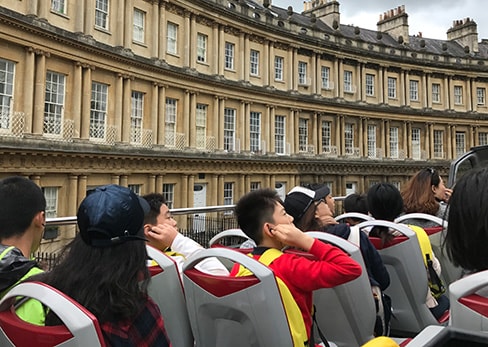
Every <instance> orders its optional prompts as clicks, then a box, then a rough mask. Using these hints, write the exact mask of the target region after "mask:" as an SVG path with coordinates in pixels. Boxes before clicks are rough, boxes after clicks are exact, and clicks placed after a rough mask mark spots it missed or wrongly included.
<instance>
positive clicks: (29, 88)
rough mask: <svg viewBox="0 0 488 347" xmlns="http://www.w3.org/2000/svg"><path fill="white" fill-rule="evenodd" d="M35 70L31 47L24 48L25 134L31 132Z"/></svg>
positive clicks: (33, 54)
mask: <svg viewBox="0 0 488 347" xmlns="http://www.w3.org/2000/svg"><path fill="white" fill-rule="evenodd" d="M35 70H36V56H35V53H34V49H33V48H32V47H26V48H25V71H24V80H23V84H22V86H23V88H24V117H25V128H24V131H25V132H26V133H29V134H30V133H32V132H33V118H34V114H33V109H34V80H35Z"/></svg>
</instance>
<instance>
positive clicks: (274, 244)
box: [258, 238, 283, 249]
mask: <svg viewBox="0 0 488 347" xmlns="http://www.w3.org/2000/svg"><path fill="white" fill-rule="evenodd" d="M258 247H268V248H277V249H281V248H283V245H282V244H281V242H279V241H278V240H275V239H271V238H265V239H263V241H261V243H260V244H259V245H258Z"/></svg>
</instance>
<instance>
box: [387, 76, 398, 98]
mask: <svg viewBox="0 0 488 347" xmlns="http://www.w3.org/2000/svg"><path fill="white" fill-rule="evenodd" d="M388 98H389V99H396V98H397V79H396V78H395V77H388Z"/></svg>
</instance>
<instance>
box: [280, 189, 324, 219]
mask: <svg viewBox="0 0 488 347" xmlns="http://www.w3.org/2000/svg"><path fill="white" fill-rule="evenodd" d="M329 194H330V189H329V187H327V186H325V185H324V186H322V187H320V188H318V189H316V190H312V189H309V188H305V187H301V186H297V187H295V188H293V189H292V190H290V191H289V192H288V194H286V197H285V201H284V206H285V210H286V213H288V214H289V215H290V216H292V217H293V219H294V220H295V221H296V222H298V221H299V220H300V219H301V218H302V217H303V215H304V214H305V212H307V210H308V208H309V207H310V206H311V205H312V202H314V201H319V200H320V199H325V198H326V197H327V195H329Z"/></svg>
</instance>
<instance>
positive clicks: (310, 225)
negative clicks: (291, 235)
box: [293, 202, 323, 231]
mask: <svg viewBox="0 0 488 347" xmlns="http://www.w3.org/2000/svg"><path fill="white" fill-rule="evenodd" d="M316 210H317V203H316V202H312V204H311V205H310V206H309V207H308V209H307V210H306V211H305V213H304V214H303V217H302V218H300V219H298V220H295V219H294V220H293V224H295V226H296V227H297V228H298V229H300V230H301V231H317V230H321V229H322V228H323V227H322V225H320V224H319V222H318V221H317V218H315V211H316Z"/></svg>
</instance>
